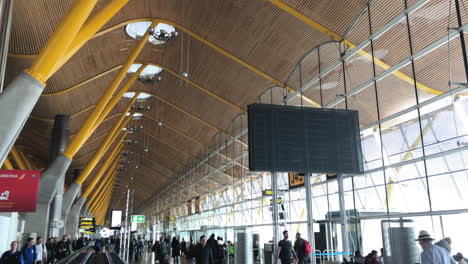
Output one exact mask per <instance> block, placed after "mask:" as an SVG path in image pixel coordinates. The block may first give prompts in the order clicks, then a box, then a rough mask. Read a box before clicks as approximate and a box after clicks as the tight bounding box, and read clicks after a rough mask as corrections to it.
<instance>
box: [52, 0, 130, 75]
mask: <svg viewBox="0 0 468 264" xmlns="http://www.w3.org/2000/svg"><path fill="white" fill-rule="evenodd" d="M127 2H128V0H114V1H112V2H110V3H109V4H107V5H106V6H105V7H104V8H102V9H101V10H99V12H98V13H96V14H95V15H94V16H93V17H91V18H89V19H88V20H87V21H86V23H85V24H84V25H83V26H82V27H81V30H80V31H79V32H78V33H77V34H76V36H75V38H74V39H73V41H72V42H71V44H70V45H69V46H68V49H67V51H66V52H65V54H64V55H63V56H62V58H61V59H60V60H59V61H58V62H57V64H56V65H55V67H54V68H53V70H52V71H51V72H50V73H49V77H50V76H52V75H53V74H54V73H55V72H56V71H57V70H58V69H60V67H62V66H63V65H64V64H65V63H66V62H67V61H68V60H69V59H70V58H71V57H72V56H73V55H75V53H76V52H77V51H78V50H79V49H80V48H81V47H83V45H84V44H85V43H86V42H87V41H88V40H90V39H91V38H92V37H93V36H94V35H95V34H96V32H97V31H98V30H99V29H100V28H101V27H103V26H104V25H105V24H106V23H107V22H108V21H109V20H110V19H111V18H112V17H113V16H114V15H115V14H116V13H117V12H118V11H119V10H120V9H121V8H122V7H123V6H124V5H126V4H127Z"/></svg>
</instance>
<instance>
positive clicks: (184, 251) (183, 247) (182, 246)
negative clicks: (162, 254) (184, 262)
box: [180, 238, 187, 256]
mask: <svg viewBox="0 0 468 264" xmlns="http://www.w3.org/2000/svg"><path fill="white" fill-rule="evenodd" d="M180 250H181V251H182V254H183V255H184V256H185V255H187V242H185V240H184V238H182V241H181V242H180Z"/></svg>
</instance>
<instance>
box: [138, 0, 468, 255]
mask: <svg viewBox="0 0 468 264" xmlns="http://www.w3.org/2000/svg"><path fill="white" fill-rule="evenodd" d="M383 2H384V1H370V4H369V5H368V6H367V7H366V8H365V9H364V10H363V11H362V12H361V14H360V16H358V17H356V19H355V21H354V23H353V24H352V25H350V27H349V28H348V31H347V34H346V36H344V38H345V39H346V40H347V42H335V41H330V42H328V43H325V44H322V45H321V46H319V47H316V48H315V49H314V50H312V51H311V52H310V53H308V54H307V55H306V56H304V58H303V59H302V60H301V61H300V62H299V63H298V64H297V66H296V67H295V68H294V70H293V71H292V72H291V75H290V76H289V78H288V80H287V86H288V87H287V88H284V87H272V88H271V89H269V90H268V91H266V92H265V93H264V94H262V95H260V96H259V97H258V99H257V102H260V103H271V104H288V105H297V106H301V105H302V106H307V107H311V106H312V107H316V106H317V104H319V105H320V106H322V107H327V108H337V109H353V110H358V111H359V115H360V122H361V128H362V129H361V140H362V142H361V144H362V150H363V157H364V161H363V162H364V168H365V172H364V173H363V174H362V175H344V191H345V192H344V198H345V204H346V210H347V212H348V213H349V214H350V216H351V217H350V219H351V220H350V222H349V226H350V227H351V228H349V230H350V232H353V230H354V231H356V233H360V235H359V236H356V237H354V238H353V239H351V241H350V243H351V244H353V247H352V248H354V249H361V250H362V252H364V253H368V252H370V251H371V250H373V249H375V250H379V249H380V248H382V247H383V238H382V220H388V219H400V218H401V219H409V220H412V221H413V226H414V228H415V231H416V232H418V231H419V230H423V229H424V230H428V231H429V232H430V233H431V234H432V235H433V236H434V237H435V238H436V239H441V238H443V237H451V238H452V240H453V244H452V249H453V251H452V252H455V253H456V252H468V246H467V245H466V244H465V243H463V241H464V239H465V237H467V236H468V229H466V228H462V227H463V226H464V223H466V220H468V205H467V203H466V200H465V199H467V200H468V194H467V190H468V172H467V167H468V93H467V91H466V85H465V83H466V75H465V69H464V67H463V61H462V56H461V55H462V51H461V48H460V39H459V35H458V32H456V31H453V30H447V25H448V26H449V27H457V24H456V23H455V22H456V17H455V7H454V4H453V2H452V1H447V0H429V1H416V0H413V1H402V0H397V1H392V2H391V3H389V2H388V1H385V3H383ZM381 4H390V5H392V6H390V7H388V8H385V9H384V10H386V11H385V12H383V13H382V11H379V13H373V10H374V9H375V10H382V8H377V6H378V5H381ZM405 6H407V8H405ZM405 9H406V10H407V11H408V12H407V13H408V15H407V16H405V15H404V11H405ZM466 16H467V14H465V13H463V14H462V18H463V21H465V20H466V19H465V18H466ZM389 40H391V41H389ZM349 43H354V44H352V45H351V44H349ZM356 47H358V48H356ZM288 88H289V89H288ZM312 101H313V102H312ZM247 144H248V139H247V116H246V115H245V114H241V115H239V116H237V117H236V118H235V119H234V120H232V122H231V125H230V126H229V127H228V128H227V129H226V131H225V133H220V134H218V135H217V136H215V137H214V139H213V140H212V142H211V145H210V151H206V153H202V154H201V155H200V156H199V157H197V160H194V161H193V164H194V165H193V167H192V168H190V169H187V171H186V173H185V174H184V175H183V176H181V177H180V178H179V179H177V180H176V181H175V183H174V184H173V185H172V186H171V187H170V188H168V189H167V190H166V192H165V193H162V194H161V195H159V196H158V198H157V200H156V201H157V202H154V203H152V204H151V206H147V207H146V208H145V209H144V210H146V214H147V215H154V217H155V218H156V219H157V221H158V223H159V224H160V225H164V226H166V227H167V229H170V230H173V228H176V230H177V231H178V232H182V233H181V234H186V235H187V236H189V235H188V234H189V233H188V231H191V230H203V231H204V232H205V233H213V232H216V234H219V235H220V236H223V237H226V238H227V240H231V241H233V235H234V233H233V232H234V231H233V230H234V229H237V228H249V229H251V230H252V231H253V232H254V233H259V234H260V239H261V245H263V243H266V242H268V241H270V240H272V238H273V228H272V223H273V220H272V211H271V210H272V209H271V208H272V206H271V204H270V200H271V196H268V195H265V194H264V192H263V191H265V190H269V189H271V174H270V173H269V172H262V173H259V172H250V171H248V146H247ZM278 182H279V186H278V189H279V196H280V197H281V199H282V204H281V206H280V213H281V217H280V218H281V219H280V225H281V229H287V230H289V231H290V232H291V233H295V232H300V233H301V234H302V236H303V237H307V227H306V222H307V209H306V199H305V189H304V187H300V188H295V189H290V188H289V184H288V174H287V173H279V174H278ZM311 182H312V186H311V189H312V196H313V199H312V201H310V202H312V204H313V207H312V208H313V212H312V214H313V218H314V221H315V222H316V223H315V225H314V227H315V232H316V233H317V234H318V232H321V231H322V229H323V228H328V229H330V230H331V231H330V232H329V233H328V234H331V235H332V236H336V237H335V238H330V237H328V238H327V244H326V250H330V251H332V250H337V251H339V250H341V244H340V243H341V242H340V241H341V239H340V232H339V228H340V227H339V225H334V223H336V217H334V216H335V213H336V212H338V213H339V211H340V206H339V199H338V184H337V181H336V180H335V179H330V178H327V176H326V175H321V174H314V175H313V176H312V181H311ZM169 216H170V217H175V218H176V220H173V221H168V220H167V219H168V217H169ZM353 219H354V220H353ZM356 222H359V223H356ZM353 225H354V227H355V229H353V228H352V227H353ZM167 229H166V230H167ZM357 231H359V232H357ZM317 234H316V235H317ZM333 239H335V240H336V243H335V244H334V242H331V241H334V240H333Z"/></svg>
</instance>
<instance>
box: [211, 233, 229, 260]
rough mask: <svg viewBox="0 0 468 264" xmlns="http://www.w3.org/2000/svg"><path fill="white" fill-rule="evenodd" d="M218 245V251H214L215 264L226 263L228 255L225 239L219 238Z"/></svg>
mask: <svg viewBox="0 0 468 264" xmlns="http://www.w3.org/2000/svg"><path fill="white" fill-rule="evenodd" d="M216 242H217V245H216V250H215V251H213V254H214V258H215V263H216V264H222V263H224V255H225V253H226V245H225V244H224V241H223V238H221V237H218V238H217V239H216Z"/></svg>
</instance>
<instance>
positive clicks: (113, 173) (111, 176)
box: [86, 161, 118, 206]
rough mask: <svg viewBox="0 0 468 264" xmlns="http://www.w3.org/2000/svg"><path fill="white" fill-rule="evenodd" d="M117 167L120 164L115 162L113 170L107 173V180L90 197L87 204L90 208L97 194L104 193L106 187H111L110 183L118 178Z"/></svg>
mask: <svg viewBox="0 0 468 264" xmlns="http://www.w3.org/2000/svg"><path fill="white" fill-rule="evenodd" d="M117 167H118V162H115V161H114V165H113V166H112V167H111V169H110V170H109V172H108V173H107V175H106V178H105V179H104V180H102V181H101V182H100V183H99V186H98V187H97V188H96V190H95V191H94V192H92V193H91V195H90V196H89V199H87V200H86V204H87V205H88V206H89V205H90V204H91V203H92V202H93V201H94V200H95V199H96V196H97V194H98V193H100V192H101V191H102V189H103V188H104V186H107V185H109V183H110V181H112V180H113V179H114V178H115V177H116V176H117V171H115V170H116V169H117Z"/></svg>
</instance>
